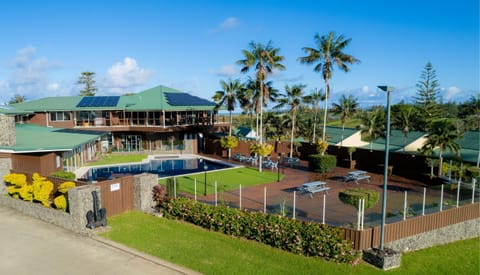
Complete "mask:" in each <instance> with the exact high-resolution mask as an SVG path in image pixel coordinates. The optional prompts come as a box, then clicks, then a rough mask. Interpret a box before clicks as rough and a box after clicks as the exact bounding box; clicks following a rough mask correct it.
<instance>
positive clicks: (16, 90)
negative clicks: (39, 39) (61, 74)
mask: <svg viewBox="0 0 480 275" xmlns="http://www.w3.org/2000/svg"><path fill="white" fill-rule="evenodd" d="M36 53H37V49H36V48H35V47H34V46H27V47H25V48H22V49H19V50H18V51H17V54H16V56H15V57H14V58H13V59H12V62H11V63H10V66H9V67H8V70H9V71H8V72H9V76H8V78H7V79H5V80H4V81H2V83H0V91H1V94H0V101H1V102H8V101H9V100H10V99H11V98H12V97H13V96H14V95H16V94H19V95H22V96H25V97H26V98H28V99H35V98H39V97H43V96H48V95H51V94H50V92H52V91H58V90H59V88H60V86H55V85H54V86H51V84H53V83H51V82H50V81H49V77H48V75H49V72H50V71H51V70H52V69H56V68H58V67H59V65H58V64H57V63H55V62H51V61H49V60H48V59H47V58H46V57H37V56H36Z"/></svg>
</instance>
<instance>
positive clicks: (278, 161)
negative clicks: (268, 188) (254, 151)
mask: <svg viewBox="0 0 480 275" xmlns="http://www.w3.org/2000/svg"><path fill="white" fill-rule="evenodd" d="M277 182H280V155H278V156H277Z"/></svg>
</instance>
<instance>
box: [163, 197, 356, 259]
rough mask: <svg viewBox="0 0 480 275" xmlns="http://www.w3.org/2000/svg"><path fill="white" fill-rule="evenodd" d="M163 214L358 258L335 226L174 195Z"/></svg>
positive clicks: (308, 252)
mask: <svg viewBox="0 0 480 275" xmlns="http://www.w3.org/2000/svg"><path fill="white" fill-rule="evenodd" d="M163 208H164V215H165V217H168V218H177V219H181V220H185V221H187V222H191V223H193V224H195V225H198V226H201V227H204V228H207V229H209V230H213V231H218V232H222V233H225V234H228V235H231V236H235V237H241V238H246V239H250V240H256V241H258V242H262V243H265V244H268V245H270V246H273V247H276V248H280V249H283V250H286V251H290V252H292V253H295V254H301V255H305V256H316V257H322V258H325V259H327V260H331V261H335V262H342V263H350V262H353V261H355V260H357V259H358V253H357V252H356V251H355V250H354V249H353V248H352V244H351V243H349V242H347V241H345V240H343V239H342V236H341V235H342V231H341V229H339V228H336V227H331V226H328V225H321V224H317V223H313V222H302V221H298V220H291V219H287V218H284V217H281V216H276V215H268V214H264V213H261V212H249V211H246V210H238V209H234V208H229V207H227V206H223V205H220V206H211V205H207V204H204V203H200V202H196V201H193V200H190V199H185V198H177V199H173V200H170V201H168V202H166V203H164V204H163Z"/></svg>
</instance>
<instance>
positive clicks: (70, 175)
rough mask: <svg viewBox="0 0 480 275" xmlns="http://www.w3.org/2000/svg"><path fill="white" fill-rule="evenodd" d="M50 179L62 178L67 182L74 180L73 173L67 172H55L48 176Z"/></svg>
mask: <svg viewBox="0 0 480 275" xmlns="http://www.w3.org/2000/svg"><path fill="white" fill-rule="evenodd" d="M50 175H51V176H52V177H56V178H62V179H67V180H75V173H73V172H67V171H57V172H53V173H52V174H50Z"/></svg>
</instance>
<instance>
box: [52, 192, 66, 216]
mask: <svg viewBox="0 0 480 275" xmlns="http://www.w3.org/2000/svg"><path fill="white" fill-rule="evenodd" d="M53 204H54V205H55V208H57V209H60V210H63V211H65V212H66V211H67V198H66V197H65V195H60V196H57V197H56V198H55V199H53Z"/></svg>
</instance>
